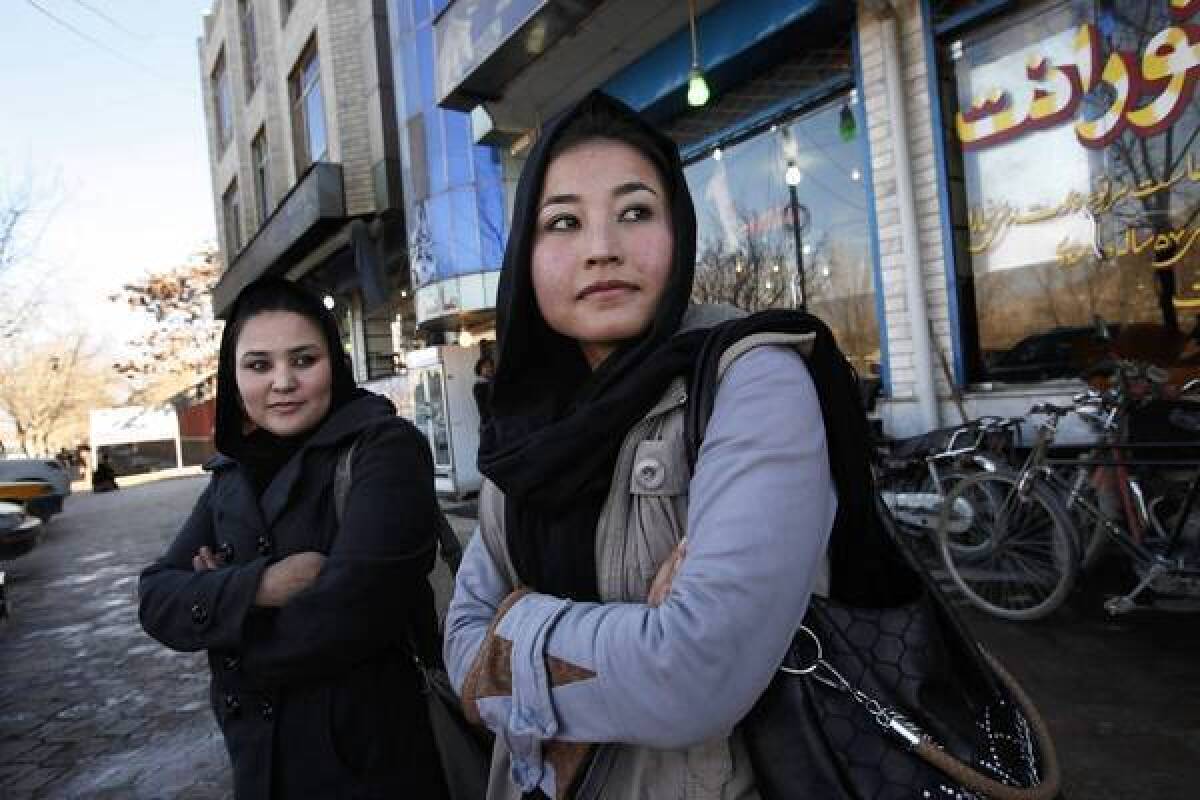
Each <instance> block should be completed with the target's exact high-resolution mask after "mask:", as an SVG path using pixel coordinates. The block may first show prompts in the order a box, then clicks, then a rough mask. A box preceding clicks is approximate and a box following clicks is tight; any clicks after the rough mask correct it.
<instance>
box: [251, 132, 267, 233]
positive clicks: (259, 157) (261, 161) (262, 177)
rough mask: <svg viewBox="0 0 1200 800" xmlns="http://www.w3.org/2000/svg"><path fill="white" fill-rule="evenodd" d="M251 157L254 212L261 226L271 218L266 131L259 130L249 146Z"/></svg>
mask: <svg viewBox="0 0 1200 800" xmlns="http://www.w3.org/2000/svg"><path fill="white" fill-rule="evenodd" d="M250 150H251V157H252V158H253V159H254V210H255V211H256V212H257V213H258V224H259V225H260V226H261V225H263V224H264V223H265V222H266V221H267V217H269V216H271V181H270V172H269V171H268V169H269V167H268V164H267V159H268V156H269V152H268V150H267V129H266V128H262V129H260V130H259V132H258V135H256V136H255V137H254V141H253V142H252V143H251V145H250Z"/></svg>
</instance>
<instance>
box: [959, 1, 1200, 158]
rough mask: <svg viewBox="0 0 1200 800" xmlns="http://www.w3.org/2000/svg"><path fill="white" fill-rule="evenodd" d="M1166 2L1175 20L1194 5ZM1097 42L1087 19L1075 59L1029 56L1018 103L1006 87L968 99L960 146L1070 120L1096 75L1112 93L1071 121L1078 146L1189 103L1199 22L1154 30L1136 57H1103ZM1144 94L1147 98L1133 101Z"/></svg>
mask: <svg viewBox="0 0 1200 800" xmlns="http://www.w3.org/2000/svg"><path fill="white" fill-rule="evenodd" d="M1168 2H1169V4H1170V10H1171V15H1172V17H1173V18H1174V19H1176V20H1179V21H1183V20H1186V19H1189V18H1190V17H1192V16H1193V15H1195V14H1196V13H1198V12H1200V0H1168ZM1100 42H1101V36H1100V34H1099V31H1098V30H1097V28H1096V26H1095V25H1093V24H1091V23H1088V24H1085V25H1081V26H1080V27H1079V29H1078V30H1077V31H1076V33H1075V38H1074V41H1073V43H1072V50H1073V55H1074V60H1075V63H1074V64H1062V65H1055V64H1051V63H1050V62H1049V60H1048V59H1047V58H1046V57H1045V56H1041V57H1034V58H1033V59H1031V62H1030V63H1029V64H1028V65H1027V66H1026V69H1025V77H1026V79H1027V80H1028V81H1029V82H1030V83H1031V84H1032V85H1033V88H1032V98H1031V99H1030V100H1029V101H1028V102H1027V103H1025V102H1021V103H1017V102H1016V101H1015V100H1014V97H1013V95H1012V94H1011V93H1009V92H1007V91H1002V90H998V89H997V90H993V91H992V92H991V93H990V94H989V95H988V96H986V97H983V98H979V99H976V100H975V101H973V102H972V104H971V106H970V107H969V108H967V109H966V110H965V111H961V112H959V113H958V114H957V115H956V119H955V126H956V128H957V130H958V137H959V140H960V141H961V143H962V147H963V149H964V150H968V151H969V150H980V149H983V148H985V147H992V146H995V145H998V144H1002V143H1004V142H1007V141H1011V140H1012V139H1015V138H1016V137H1018V136H1020V135H1021V134H1024V133H1028V132H1031V131H1036V130H1042V129H1045V128H1050V127H1054V126H1057V125H1061V124H1063V123H1065V122H1068V121H1069V120H1071V119H1073V118H1075V116H1076V114H1077V113H1078V111H1079V107H1080V105H1081V104H1082V101H1083V97H1084V96H1085V95H1088V94H1090V93H1092V92H1093V91H1094V90H1095V89H1096V87H1097V86H1099V85H1100V84H1102V83H1104V84H1108V86H1110V87H1111V88H1112V95H1113V100H1112V102H1111V103H1110V105H1109V107H1108V108H1107V109H1105V110H1104V113H1102V114H1101V115H1100V116H1099V117H1098V118H1096V119H1090V120H1079V121H1078V122H1076V123H1075V132H1076V136H1077V137H1078V139H1079V142H1080V143H1081V144H1082V145H1083V146H1084V147H1088V148H1093V149H1099V148H1103V147H1107V146H1108V145H1109V144H1111V143H1112V142H1113V141H1114V140H1115V139H1116V138H1117V137H1119V136H1120V135H1121V134H1122V133H1123V132H1124V131H1125V130H1126V129H1128V128H1132V129H1133V132H1134V133H1135V134H1137V135H1138V136H1141V137H1149V136H1154V135H1156V134H1158V133H1161V132H1162V131H1165V130H1166V129H1167V128H1169V127H1170V126H1171V125H1173V124H1174V123H1175V121H1176V120H1177V119H1178V118H1179V116H1180V115H1181V114H1183V113H1184V111H1186V110H1187V108H1188V104H1189V103H1190V102H1191V100H1192V96H1193V95H1194V93H1195V88H1196V82H1197V79H1200V25H1191V24H1181V25H1175V26H1172V27H1168V28H1165V29H1163V30H1161V31H1159V32H1158V33H1157V34H1155V36H1154V37H1153V38H1151V40H1150V41H1149V43H1148V44H1147V45H1146V48H1145V51H1144V52H1143V53H1142V54H1141V57H1140V59H1139V58H1138V55H1137V54H1136V53H1131V52H1126V51H1119V50H1118V51H1114V52H1112V53H1111V54H1110V55H1109V57H1108V59H1107V61H1105V60H1103V56H1102V52H1101V49H1100ZM1102 63H1103V68H1102V69H1101V64H1102ZM1146 96H1152V99H1150V100H1149V101H1148V102H1145V103H1144V104H1141V105H1139V103H1141V102H1142V99H1143V98H1144V97H1146Z"/></svg>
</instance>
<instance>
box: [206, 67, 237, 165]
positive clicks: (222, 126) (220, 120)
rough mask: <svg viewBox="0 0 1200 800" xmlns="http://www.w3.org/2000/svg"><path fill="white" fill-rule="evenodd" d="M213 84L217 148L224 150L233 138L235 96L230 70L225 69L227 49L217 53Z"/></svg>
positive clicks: (211, 80)
mask: <svg viewBox="0 0 1200 800" xmlns="http://www.w3.org/2000/svg"><path fill="white" fill-rule="evenodd" d="M209 80H210V82H211V84H212V95H213V110H214V111H215V112H216V115H215V116H216V123H217V150H218V152H224V151H225V148H226V146H228V145H229V141H230V140H231V139H232V138H233V98H232V95H231V94H230V92H229V72H228V70H226V69H225V49H224V48H222V49H221V52H220V53H218V54H217V63H216V66H214V67H213V71H212V75H211V76H210V78H209Z"/></svg>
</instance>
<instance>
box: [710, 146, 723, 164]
mask: <svg viewBox="0 0 1200 800" xmlns="http://www.w3.org/2000/svg"><path fill="white" fill-rule="evenodd" d="M724 157H725V153H723V152H722V151H721V148H720V147H714V148H713V161H720V160H721V159H722V158H724Z"/></svg>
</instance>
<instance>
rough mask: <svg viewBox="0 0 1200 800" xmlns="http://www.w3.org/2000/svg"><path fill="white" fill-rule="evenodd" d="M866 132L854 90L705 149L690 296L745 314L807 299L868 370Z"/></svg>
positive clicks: (871, 339) (693, 168)
mask: <svg viewBox="0 0 1200 800" xmlns="http://www.w3.org/2000/svg"><path fill="white" fill-rule="evenodd" d="M861 135H863V134H862V132H861V126H860V125H859V115H858V109H857V97H856V94H855V93H853V92H851V93H849V94H846V95H842V96H840V97H837V98H835V99H834V100H833V101H832V102H830V103H828V104H825V105H822V106H821V107H820V108H818V109H816V110H814V111H812V112H809V113H806V114H804V115H801V116H800V117H796V118H792V119H790V120H785V121H781V122H780V123H779V124H777V125H775V126H773V127H772V128H771V130H769V131H765V132H763V133H761V134H759V135H757V136H755V137H753V138H751V139H749V140H746V141H743V142H741V143H739V144H737V145H734V146H730V147H727V148H723V149H720V151H719V152H718V151H709V152H707V153H705V154H704V156H703V157H701V158H699V159H697V160H696V161H694V162H693V163H691V164H689V165H688V167H687V179H688V185H689V186H690V188H691V190H692V197H693V199H694V201H695V204H696V222H697V229H698V242H697V253H696V286H695V292H694V299H695V300H696V301H697V302H709V303H728V304H731V305H734V306H737V307H739V308H742V309H745V310H748V311H757V310H761V309H765V308H800V307H802V306H804V305H805V300H806V299H807V307H808V309H809V310H810V311H812V312H813V313H814V314H816V315H817V316H819V317H820V318H821V319H823V320H824V321H825V322H826V323H827V324H828V325H829V326H830V327H831V328H832V329H833V331H834V334H835V335H836V336H837V340H838V344H839V345H840V346H841V348H842V350H843V351H844V352H845V353H846V355H847V356H848V357H849V358H850V360H851V361H852V362H853V363H854V365H855V367H856V368H857V369H858V370H859V371H860V372H861V373H862V374H864V375H868V374H871V373H874V372H876V371H877V370H878V366H879V359H880V352H879V325H878V321H877V317H876V311H875V286H874V280H873V269H872V262H871V254H870V249H869V240H868V237H869V236H870V225H869V222H868V214H867V195H866V190H865V188H864V182H863V165H862V144H861V142H860V141H859V139H858V137H859V136H861ZM797 221H798V222H799V226H798V227H797V226H796V225H795V222H797Z"/></svg>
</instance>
